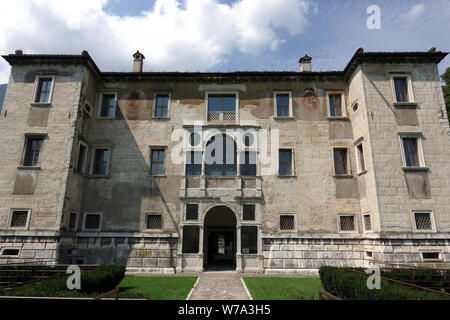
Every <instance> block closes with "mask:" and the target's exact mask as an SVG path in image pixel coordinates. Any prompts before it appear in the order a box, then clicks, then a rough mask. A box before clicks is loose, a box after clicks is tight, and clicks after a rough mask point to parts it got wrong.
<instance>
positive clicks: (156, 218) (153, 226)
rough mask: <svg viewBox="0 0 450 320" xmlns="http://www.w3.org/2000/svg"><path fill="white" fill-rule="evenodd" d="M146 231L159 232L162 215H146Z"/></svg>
mask: <svg viewBox="0 0 450 320" xmlns="http://www.w3.org/2000/svg"><path fill="white" fill-rule="evenodd" d="M146 225H147V229H148V230H160V229H162V215H160V214H147V221H146Z"/></svg>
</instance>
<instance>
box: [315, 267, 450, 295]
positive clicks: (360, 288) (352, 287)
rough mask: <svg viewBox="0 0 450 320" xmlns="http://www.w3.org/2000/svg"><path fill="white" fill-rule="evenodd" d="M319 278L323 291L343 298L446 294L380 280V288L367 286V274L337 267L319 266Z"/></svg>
mask: <svg viewBox="0 0 450 320" xmlns="http://www.w3.org/2000/svg"><path fill="white" fill-rule="evenodd" d="M319 275H320V280H321V281H322V284H323V286H324V288H325V291H328V292H329V293H331V294H333V295H335V296H337V297H339V298H342V299H344V300H443V299H450V297H448V296H444V295H439V294H436V293H433V292H429V291H424V290H414V289H411V288H410V287H407V286H404V285H401V284H398V283H393V282H390V281H387V280H381V289H373V290H369V289H368V288H367V278H368V276H366V275H364V274H358V273H354V272H351V271H348V270H344V269H341V268H337V267H321V268H320V269H319Z"/></svg>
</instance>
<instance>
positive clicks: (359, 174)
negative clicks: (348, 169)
mask: <svg viewBox="0 0 450 320" xmlns="http://www.w3.org/2000/svg"><path fill="white" fill-rule="evenodd" d="M366 173H367V170H364V171H361V172H359V173H358V176H362V175H364V174H366Z"/></svg>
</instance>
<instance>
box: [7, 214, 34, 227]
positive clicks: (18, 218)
mask: <svg viewBox="0 0 450 320" xmlns="http://www.w3.org/2000/svg"><path fill="white" fill-rule="evenodd" d="M29 215H30V210H12V211H11V218H10V221H9V227H10V228H27V227H28V220H29Z"/></svg>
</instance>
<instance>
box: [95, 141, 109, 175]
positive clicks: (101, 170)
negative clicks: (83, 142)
mask: <svg viewBox="0 0 450 320" xmlns="http://www.w3.org/2000/svg"><path fill="white" fill-rule="evenodd" d="M110 153H111V152H110V149H109V148H97V147H96V148H94V150H93V163H92V174H93V175H108V173H109V161H110Z"/></svg>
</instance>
